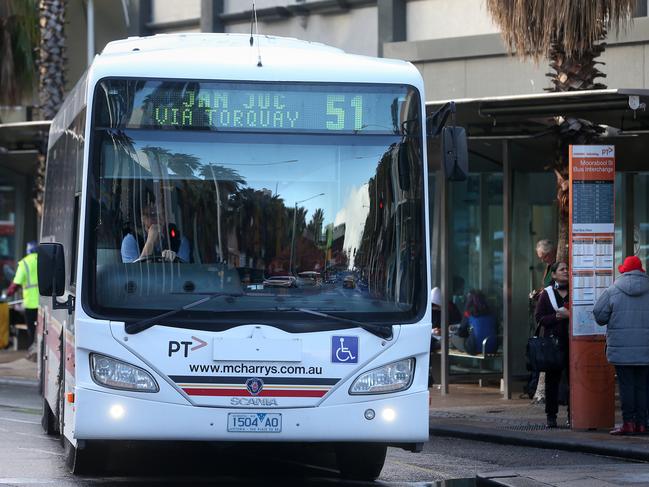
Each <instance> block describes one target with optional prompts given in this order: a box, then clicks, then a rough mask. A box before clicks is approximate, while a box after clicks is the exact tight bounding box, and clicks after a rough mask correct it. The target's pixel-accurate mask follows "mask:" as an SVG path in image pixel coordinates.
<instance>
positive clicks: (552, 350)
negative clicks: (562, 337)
mask: <svg viewBox="0 0 649 487" xmlns="http://www.w3.org/2000/svg"><path fill="white" fill-rule="evenodd" d="M540 328H541V326H540V325H539V326H538V327H537V328H536V332H535V333H534V336H533V337H530V338H529V339H528V340H527V351H526V355H527V364H528V368H529V369H530V370H533V371H536V372H553V371H558V370H562V369H563V368H564V366H565V353H564V351H563V350H562V347H561V344H560V343H559V338H557V337H556V336H547V337H546V336H539V335H540V333H539V329H540Z"/></svg>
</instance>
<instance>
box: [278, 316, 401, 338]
mask: <svg viewBox="0 0 649 487" xmlns="http://www.w3.org/2000/svg"><path fill="white" fill-rule="evenodd" d="M282 311H299V312H301V313H306V314H309V315H313V316H320V317H321V318H329V319H331V320H335V321H340V322H341V323H349V324H351V325H356V326H358V327H360V328H362V329H363V330H366V331H369V332H370V333H371V334H373V335H376V336H377V337H379V338H385V339H386V340H389V339H390V338H392V325H388V324H386V325H378V324H376V323H363V322H362V321H356V320H352V319H349V318H343V317H341V316H336V315H332V314H329V313H323V312H322V311H318V310H315V309H309V308H289V309H286V310H284V309H282Z"/></svg>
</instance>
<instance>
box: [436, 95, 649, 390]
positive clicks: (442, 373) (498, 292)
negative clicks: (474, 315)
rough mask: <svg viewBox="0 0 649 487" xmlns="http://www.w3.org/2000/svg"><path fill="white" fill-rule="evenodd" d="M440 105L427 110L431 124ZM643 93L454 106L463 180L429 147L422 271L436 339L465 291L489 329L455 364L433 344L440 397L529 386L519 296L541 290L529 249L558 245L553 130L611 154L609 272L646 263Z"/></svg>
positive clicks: (648, 121) (648, 203) (455, 354)
mask: <svg viewBox="0 0 649 487" xmlns="http://www.w3.org/2000/svg"><path fill="white" fill-rule="evenodd" d="M445 103H446V102H445V101H433V102H428V103H427V104H426V110H427V114H428V115H431V114H433V113H434V112H435V111H436V110H437V109H439V108H440V107H441V106H443V105H444V104H445ZM647 105H649V90H644V89H607V90H595V91H583V92H568V93H547V94H535V95H522V96H508V97H492V98H480V99H464V100H457V101H456V107H457V113H456V124H457V125H459V126H462V127H465V128H466V131H467V137H468V150H469V173H468V177H467V178H466V180H464V181H449V180H447V179H446V177H445V176H444V174H443V170H442V169H441V158H440V148H439V143H438V141H432V142H431V143H430V145H429V148H428V161H429V196H430V198H429V204H430V208H429V210H430V232H431V247H432V248H431V250H432V252H431V271H432V274H431V275H432V279H433V286H438V287H440V288H441V290H442V296H443V299H442V308H443V311H442V334H444V333H447V330H448V327H449V325H450V323H449V322H448V321H449V319H448V316H449V311H448V309H449V307H450V306H451V304H450V303H449V302H452V303H453V305H455V306H456V307H457V308H458V309H459V311H460V312H461V313H462V312H463V310H464V306H465V300H466V295H467V293H468V291H469V290H472V289H478V290H480V291H482V292H483V293H484V294H485V296H486V297H487V301H488V303H489V307H490V310H491V313H493V314H494V316H495V318H496V323H497V329H498V337H497V340H498V344H497V350H495V351H494V350H492V351H491V353H478V354H477V355H468V354H463V353H461V352H459V351H457V350H455V349H454V348H452V347H449V344H448V340H447V341H446V342H444V341H442V347H441V350H440V351H439V353H433V354H431V364H432V366H433V367H432V368H433V371H434V372H433V374H434V379H435V382H436V383H438V384H441V388H442V392H443V393H447V392H448V385H449V383H451V382H457V381H462V380H465V379H466V378H469V379H470V380H475V379H476V378H477V379H479V380H482V379H485V378H495V379H496V380H498V379H500V384H501V390H502V392H503V395H504V397H505V398H507V399H509V398H511V397H512V396H513V395H516V396H517V395H518V394H519V393H521V392H522V390H515V386H514V384H515V382H518V381H520V380H523V379H525V378H526V377H527V376H528V374H529V373H528V371H527V369H526V360H525V347H526V343H527V339H528V337H529V336H530V335H531V333H532V332H533V330H534V328H535V323H534V319H533V309H532V306H531V301H530V299H529V294H530V292H531V291H532V290H534V289H538V288H540V287H542V279H543V273H544V271H545V264H543V263H542V262H540V260H539V258H538V257H537V255H536V250H535V247H536V242H537V241H538V240H541V239H549V240H552V241H553V242H555V243H556V241H557V235H558V210H557V202H556V199H557V178H556V175H555V173H554V172H553V170H552V166H553V162H554V160H555V158H556V157H557V156H556V154H557V150H558V149H557V147H558V141H559V137H560V134H559V131H558V130H557V127H558V122H560V121H562V120H567V121H568V122H569V124H570V125H574V126H578V125H579V124H583V123H585V122H584V120H586V121H588V122H590V123H592V124H595V125H596V126H598V127H597V130H598V131H599V132H601V133H600V135H599V136H598V138H597V139H595V140H594V141H593V142H592V143H594V144H606V145H614V146H615V154H616V175H615V261H616V262H617V263H619V262H620V261H621V260H622V259H623V258H624V256H626V255H632V254H635V255H638V256H639V257H640V258H641V259H642V260H643V262H644V261H646V259H647V257H649V156H648V154H647V147H649V112H648V111H647Z"/></svg>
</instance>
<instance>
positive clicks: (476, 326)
mask: <svg viewBox="0 0 649 487" xmlns="http://www.w3.org/2000/svg"><path fill="white" fill-rule="evenodd" d="M496 331H497V330H496V318H495V317H494V316H493V315H481V316H472V315H466V316H465V317H464V318H463V319H462V324H461V325H460V327H459V328H458V331H457V334H458V336H461V337H463V338H466V340H465V342H464V347H465V349H466V351H467V353H470V354H471V355H475V354H478V353H482V342H483V341H484V340H485V338H486V339H487V343H486V345H485V352H486V353H495V352H496V351H497V350H498V336H497V333H496Z"/></svg>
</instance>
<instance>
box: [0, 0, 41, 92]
mask: <svg viewBox="0 0 649 487" xmlns="http://www.w3.org/2000/svg"><path fill="white" fill-rule="evenodd" d="M37 44H38V13H37V9H36V1H35V0H24V1H22V2H15V1H11V0H0V59H2V64H1V65H0V104H3V105H17V104H20V102H21V101H23V98H24V97H25V96H28V95H31V94H32V93H33V91H34V80H35V79H36V46H37Z"/></svg>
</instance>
